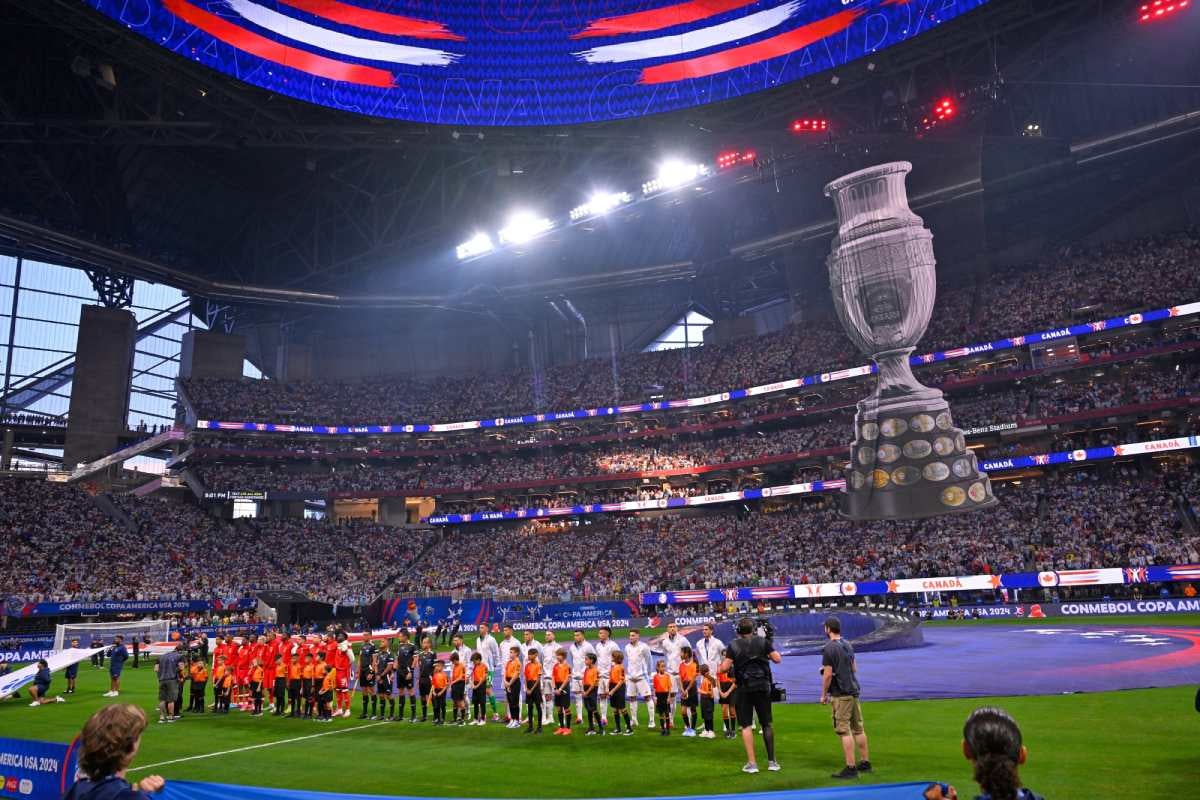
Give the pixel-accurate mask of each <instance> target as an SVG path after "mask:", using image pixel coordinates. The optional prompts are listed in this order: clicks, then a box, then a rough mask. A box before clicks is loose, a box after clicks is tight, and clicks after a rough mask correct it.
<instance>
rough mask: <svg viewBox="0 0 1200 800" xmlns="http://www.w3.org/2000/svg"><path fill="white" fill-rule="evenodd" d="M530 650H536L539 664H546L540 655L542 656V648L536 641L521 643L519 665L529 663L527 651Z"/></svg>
mask: <svg viewBox="0 0 1200 800" xmlns="http://www.w3.org/2000/svg"><path fill="white" fill-rule="evenodd" d="M530 650H536V651H537V654H538V660H539V661H540V662H542V663H543V664H544V663H546V659H544V658H542V655H543V653H542V646H541V645H540V644H538V643H537V641H536V640H535V641H532V642H521V664H522V665H524V664H528V663H529V651H530Z"/></svg>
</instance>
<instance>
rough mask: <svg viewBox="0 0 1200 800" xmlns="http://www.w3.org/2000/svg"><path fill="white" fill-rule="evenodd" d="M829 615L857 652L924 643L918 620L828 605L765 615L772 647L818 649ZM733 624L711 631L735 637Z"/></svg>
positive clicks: (794, 652)
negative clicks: (772, 635) (772, 629)
mask: <svg viewBox="0 0 1200 800" xmlns="http://www.w3.org/2000/svg"><path fill="white" fill-rule="evenodd" d="M831 616H833V617H837V618H838V620H839V621H840V622H841V623H842V637H843V638H845V639H846V640H847V641H849V642H850V644H852V645H854V650H855V652H858V653H872V652H881V651H884V650H906V649H908V648H912V647H921V646H923V645H924V644H925V637H924V635H923V634H922V633H921V627H920V626H921V622H920V620H918V619H914V618H913V617H910V616H908V615H907V614H901V613H899V612H895V611H886V610H883V609H879V610H870V609H839V608H830V609H822V610H820V611H810V612H806V613H803V614H785V615H778V616H769V617H766V619H767V620H769V621H770V623H771V624H772V625H773V626H775V649H776V650H778V651H779V654H780V655H782V656H809V655H816V654H818V653H820V652H821V648H822V647H824V646H825V642H826V639H825V620H827V619H828V618H829V617H831ZM736 624H737V623H736V621H731V622H722V623H720V624H718V625H717V626H716V628H715V629H714V630H713V633H714V634H715V635H716V636H717V638H719V639H721V640H722V641H724V642H731V641H733V640H734V639H735V638H736V637H737V634H736V633H734V626H735V625H736Z"/></svg>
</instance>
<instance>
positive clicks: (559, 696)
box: [554, 691, 571, 708]
mask: <svg viewBox="0 0 1200 800" xmlns="http://www.w3.org/2000/svg"><path fill="white" fill-rule="evenodd" d="M554 707H555V708H570V707H571V693H570V692H569V691H566V692H555V693H554Z"/></svg>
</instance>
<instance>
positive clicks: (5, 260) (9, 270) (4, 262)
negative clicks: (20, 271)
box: [0, 256, 17, 286]
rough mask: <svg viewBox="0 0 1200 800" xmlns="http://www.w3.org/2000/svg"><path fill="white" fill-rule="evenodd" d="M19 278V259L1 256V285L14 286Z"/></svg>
mask: <svg viewBox="0 0 1200 800" xmlns="http://www.w3.org/2000/svg"><path fill="white" fill-rule="evenodd" d="M16 277H17V259H16V258H14V257H13V256H0V284H7V285H9V286H12V285H13V283H14V282H15V278H16Z"/></svg>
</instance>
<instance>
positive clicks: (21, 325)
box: [15, 293, 79, 353]
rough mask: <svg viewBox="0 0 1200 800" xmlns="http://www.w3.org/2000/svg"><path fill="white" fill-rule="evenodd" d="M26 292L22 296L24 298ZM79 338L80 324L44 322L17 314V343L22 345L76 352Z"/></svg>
mask: <svg viewBox="0 0 1200 800" xmlns="http://www.w3.org/2000/svg"><path fill="white" fill-rule="evenodd" d="M24 296H25V295H24V293H22V295H21V297H22V299H23V298H24ZM78 339H79V326H78V325H71V324H68V323H57V322H42V321H40V320H32V319H24V318H22V317H21V316H20V315H18V316H17V333H16V336H15V344H18V345H20V346H22V347H41V348H46V349H51V350H64V351H66V352H68V353H73V352H75V345H76V343H77V341H78Z"/></svg>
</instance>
